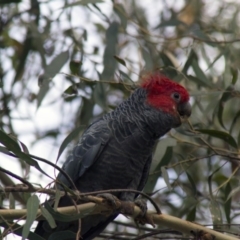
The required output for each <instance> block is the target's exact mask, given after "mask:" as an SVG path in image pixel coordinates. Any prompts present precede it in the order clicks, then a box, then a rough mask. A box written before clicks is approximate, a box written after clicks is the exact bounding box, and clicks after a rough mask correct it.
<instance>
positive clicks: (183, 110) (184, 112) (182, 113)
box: [177, 102, 192, 118]
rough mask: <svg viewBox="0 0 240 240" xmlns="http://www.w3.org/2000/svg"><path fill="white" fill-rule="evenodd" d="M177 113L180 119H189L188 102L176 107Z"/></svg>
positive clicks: (190, 111)
mask: <svg viewBox="0 0 240 240" xmlns="http://www.w3.org/2000/svg"><path fill="white" fill-rule="evenodd" d="M177 110H178V113H179V115H180V116H181V117H187V118H188V117H190V116H191V113H192V107H191V105H190V103H189V102H185V103H181V104H179V105H178V108H177Z"/></svg>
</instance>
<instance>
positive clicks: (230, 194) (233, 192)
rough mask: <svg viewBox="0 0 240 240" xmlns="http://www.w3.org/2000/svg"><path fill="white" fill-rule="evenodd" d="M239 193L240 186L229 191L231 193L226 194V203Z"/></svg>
mask: <svg viewBox="0 0 240 240" xmlns="http://www.w3.org/2000/svg"><path fill="white" fill-rule="evenodd" d="M239 192H240V186H238V187H235V188H234V189H233V190H231V192H230V193H229V194H228V196H227V198H226V201H228V200H229V199H231V198H232V197H233V196H234V195H235V194H237V193H239Z"/></svg>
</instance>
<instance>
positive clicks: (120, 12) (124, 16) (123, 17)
mask: <svg viewBox="0 0 240 240" xmlns="http://www.w3.org/2000/svg"><path fill="white" fill-rule="evenodd" d="M113 10H114V11H115V13H116V14H117V15H118V17H119V18H120V20H121V26H122V28H123V29H124V30H126V27H127V21H128V19H127V13H126V12H125V9H124V7H123V5H122V4H121V3H115V4H114V6H113Z"/></svg>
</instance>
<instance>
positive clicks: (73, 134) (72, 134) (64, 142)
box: [56, 126, 84, 162]
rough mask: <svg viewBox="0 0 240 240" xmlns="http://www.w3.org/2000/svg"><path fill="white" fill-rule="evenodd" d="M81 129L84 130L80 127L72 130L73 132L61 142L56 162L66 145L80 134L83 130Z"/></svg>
mask: <svg viewBox="0 0 240 240" xmlns="http://www.w3.org/2000/svg"><path fill="white" fill-rule="evenodd" d="M83 128H84V126H80V127H78V128H75V129H73V131H72V132H70V133H69V135H68V136H67V137H66V138H65V139H64V140H63V142H62V144H61V146H60V148H59V150H58V155H57V159H56V162H57V161H58V159H59V157H60V156H61V154H62V153H63V151H64V149H65V148H66V147H67V145H68V144H69V143H70V142H71V141H72V140H74V139H75V138H76V137H77V136H78V135H79V134H80V132H81V131H82V130H83Z"/></svg>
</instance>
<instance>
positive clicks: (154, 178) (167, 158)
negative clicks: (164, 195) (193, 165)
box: [144, 147, 173, 193]
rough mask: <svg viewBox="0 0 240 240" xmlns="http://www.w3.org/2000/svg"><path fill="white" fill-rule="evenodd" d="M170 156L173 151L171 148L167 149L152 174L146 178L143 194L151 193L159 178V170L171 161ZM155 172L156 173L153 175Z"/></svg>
mask: <svg viewBox="0 0 240 240" xmlns="http://www.w3.org/2000/svg"><path fill="white" fill-rule="evenodd" d="M172 154H173V150H172V147H167V150H166V152H165V154H164V156H163V158H162V159H161V161H160V162H159V164H158V165H157V167H156V168H155V169H154V171H153V172H151V174H150V175H149V177H148V181H147V184H146V186H145V188H144V191H145V192H148V193H151V192H152V191H153V189H154V187H155V185H156V182H157V180H158V178H159V176H160V175H161V172H160V171H161V168H162V167H163V166H166V165H168V163H169V162H170V161H171V159H172ZM155 172H156V173H155Z"/></svg>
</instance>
